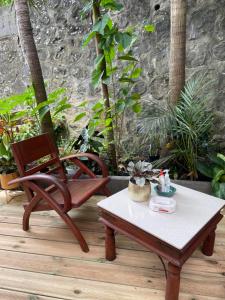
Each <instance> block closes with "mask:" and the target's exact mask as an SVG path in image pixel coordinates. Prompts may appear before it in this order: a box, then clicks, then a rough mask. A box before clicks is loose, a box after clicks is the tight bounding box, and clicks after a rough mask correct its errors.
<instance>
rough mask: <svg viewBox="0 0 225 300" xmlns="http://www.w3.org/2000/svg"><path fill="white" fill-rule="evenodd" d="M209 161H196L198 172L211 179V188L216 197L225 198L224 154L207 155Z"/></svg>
mask: <svg viewBox="0 0 225 300" xmlns="http://www.w3.org/2000/svg"><path fill="white" fill-rule="evenodd" d="M208 159H209V161H206V160H205V161H198V163H197V168H198V170H199V172H200V173H201V174H203V175H205V176H206V177H208V178H211V179H212V190H213V194H214V195H215V196H216V197H219V198H222V199H224V200H225V156H224V155H223V154H221V153H218V154H217V155H216V154H211V155H209V156H208Z"/></svg>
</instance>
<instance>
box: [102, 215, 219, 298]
mask: <svg viewBox="0 0 225 300" xmlns="http://www.w3.org/2000/svg"><path fill="white" fill-rule="evenodd" d="M101 215H102V216H101V218H100V220H101V221H102V222H103V223H104V225H105V256H106V259H107V260H109V261H113V260H114V259H115V258H116V244H115V231H118V232H120V233H122V234H125V235H126V236H128V237H130V238H132V239H134V240H135V241H137V242H139V243H140V244H142V245H143V246H146V247H147V248H148V249H149V250H151V251H152V252H153V253H155V254H157V255H158V256H160V257H162V258H164V259H166V260H167V261H168V266H167V270H166V274H167V283H166V296H165V300H178V299H179V289H180V274H181V269H182V266H183V264H184V263H185V262H186V260H187V259H188V258H189V257H190V256H191V255H192V253H193V252H194V250H195V249H196V248H197V247H198V246H199V245H202V252H203V254H205V255H207V256H211V255H212V254H213V249H214V242H215V230H216V225H217V224H218V223H219V221H220V220H221V219H222V217H223V216H221V215H220V214H219V213H218V214H217V215H216V216H215V217H214V218H213V219H212V220H210V222H209V223H208V224H207V225H206V226H205V227H204V228H203V229H202V231H201V232H199V233H198V235H196V237H194V238H193V239H192V240H191V241H190V243H188V245H187V246H186V247H185V248H184V249H182V250H179V249H176V248H174V247H172V246H170V245H168V244H166V243H164V242H163V241H161V240H159V239H157V238H156V237H154V236H151V235H150V234H147V233H146V232H144V231H142V230H141V229H140V228H137V227H135V226H134V225H132V224H130V223H128V222H126V221H124V220H122V219H120V218H118V217H116V216H114V215H112V214H110V213H107V212H106V211H104V210H102V211H101Z"/></svg>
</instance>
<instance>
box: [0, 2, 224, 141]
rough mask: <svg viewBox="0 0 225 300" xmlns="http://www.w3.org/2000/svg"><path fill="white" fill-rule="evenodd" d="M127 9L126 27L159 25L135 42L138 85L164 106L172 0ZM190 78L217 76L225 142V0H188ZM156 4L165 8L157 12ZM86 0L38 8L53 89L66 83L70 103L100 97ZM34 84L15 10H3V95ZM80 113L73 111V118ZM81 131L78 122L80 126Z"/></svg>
mask: <svg viewBox="0 0 225 300" xmlns="http://www.w3.org/2000/svg"><path fill="white" fill-rule="evenodd" d="M122 2H123V3H124V6H125V9H124V10H123V11H122V12H121V13H120V15H119V16H118V19H119V23H120V26H121V28H123V27H125V26H127V25H128V24H133V25H135V24H140V23H143V22H144V21H147V22H149V23H153V24H155V26H156V32H155V33H152V34H149V33H142V34H141V35H140V38H139V41H138V42H137V44H136V46H135V53H136V55H138V57H139V59H140V63H141V65H142V67H143V74H142V76H141V79H140V82H139V84H138V89H139V91H140V92H141V93H142V94H143V100H142V101H153V102H155V103H157V104H159V105H161V103H162V102H163V101H165V99H166V97H167V94H168V57H169V35H170V3H169V2H170V1H169V0H128V1H125V0H123V1H122ZM187 2H188V14H187V63H186V67H187V78H189V77H190V76H191V74H195V73H200V74H204V73H206V74H207V77H208V78H209V80H211V79H213V80H214V86H213V89H212V91H211V92H212V96H211V97H212V102H213V105H214V109H215V112H216V113H217V116H218V121H217V124H216V135H217V139H219V140H221V141H223V142H224V141H225V132H224V128H225V118H224V116H225V114H224V111H225V110H224V109H225V0H188V1H187ZM156 5H160V8H159V9H157V10H156ZM81 7H82V1H78V0H49V1H48V4H47V6H46V7H42V8H41V12H38V11H32V13H31V18H32V24H33V28H34V36H35V40H36V44H37V48H38V52H39V56H40V60H41V64H42V68H43V73H44V78H45V80H47V81H48V83H49V88H50V89H52V88H54V87H59V86H65V87H67V88H68V93H69V98H70V101H71V102H72V103H73V104H74V106H76V105H77V103H79V102H80V101H83V100H86V99H88V100H89V101H93V100H94V99H96V92H95V91H93V88H92V86H91V84H90V76H91V70H92V66H93V60H94V57H95V49H94V44H91V46H90V47H87V48H85V49H81V41H82V37H83V35H84V34H86V33H87V32H88V31H89V28H90V19H85V20H83V21H81V19H80V11H81ZM28 83H29V73H28V69H27V67H26V64H25V63H24V59H23V56H22V53H21V49H20V47H19V45H18V35H17V27H16V23H15V13H14V11H13V10H12V9H6V8H4V9H3V8H1V9H0V94H1V97H2V96H3V95H9V94H11V93H15V92H19V91H21V90H23V89H24V87H25V86H26V85H27V84H28ZM74 115H75V112H74V111H73V110H72V111H71V112H70V113H69V114H68V118H69V119H70V118H71V117H72V116H74ZM74 129H76V126H75V128H74Z"/></svg>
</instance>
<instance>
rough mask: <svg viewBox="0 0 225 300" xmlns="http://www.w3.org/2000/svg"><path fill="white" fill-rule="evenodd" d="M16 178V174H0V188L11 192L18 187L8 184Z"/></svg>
mask: <svg viewBox="0 0 225 300" xmlns="http://www.w3.org/2000/svg"><path fill="white" fill-rule="evenodd" d="M17 177H18V174H17V173H16V172H14V173H10V174H0V180H1V187H2V188H3V189H4V190H13V189H16V188H18V187H19V184H18V183H15V184H12V185H8V182H9V181H10V180H13V179H15V178H17Z"/></svg>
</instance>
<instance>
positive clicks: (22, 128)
mask: <svg viewBox="0 0 225 300" xmlns="http://www.w3.org/2000/svg"><path fill="white" fill-rule="evenodd" d="M64 94H65V89H63V88H59V89H56V90H54V91H53V92H51V93H49V95H48V99H47V101H45V102H42V103H41V104H39V105H37V104H36V101H35V95H34V90H33V88H32V87H28V88H26V89H25V90H24V92H23V93H21V94H18V95H13V96H10V97H5V98H2V99H0V162H1V167H2V171H4V172H8V171H10V170H11V169H15V163H14V160H13V157H12V153H11V149H10V144H11V143H14V142H17V141H20V140H23V139H26V138H30V137H32V136H35V135H38V134H40V133H41V125H40V123H41V122H40V121H41V120H42V118H43V117H44V116H45V114H46V113H47V112H48V111H49V110H51V114H52V117H53V123H54V129H55V132H56V133H58V136H62V129H63V128H65V119H64V118H63V112H64V111H65V110H66V109H68V108H70V107H71V105H70V104H69V103H68V100H67V98H66V97H65V96H64ZM7 170H8V171H7Z"/></svg>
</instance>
